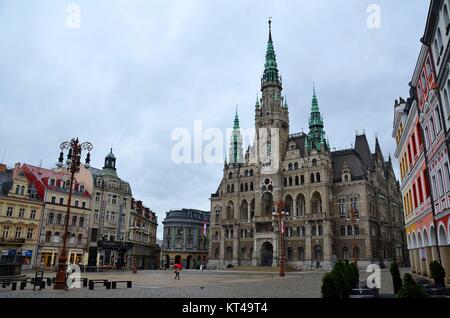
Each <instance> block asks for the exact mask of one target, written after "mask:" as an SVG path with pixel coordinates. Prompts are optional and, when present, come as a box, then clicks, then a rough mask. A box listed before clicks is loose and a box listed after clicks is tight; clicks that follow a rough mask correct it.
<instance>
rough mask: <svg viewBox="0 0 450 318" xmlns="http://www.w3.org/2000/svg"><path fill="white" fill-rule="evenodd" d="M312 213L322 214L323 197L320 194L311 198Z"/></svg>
mask: <svg viewBox="0 0 450 318" xmlns="http://www.w3.org/2000/svg"><path fill="white" fill-rule="evenodd" d="M311 212H312V213H322V197H321V196H320V193H319V192H317V191H316V192H314V193H313V195H312V197H311Z"/></svg>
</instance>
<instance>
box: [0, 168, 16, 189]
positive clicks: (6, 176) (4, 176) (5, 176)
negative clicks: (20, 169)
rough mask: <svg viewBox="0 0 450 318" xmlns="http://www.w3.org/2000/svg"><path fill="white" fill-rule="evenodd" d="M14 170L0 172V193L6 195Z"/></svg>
mask: <svg viewBox="0 0 450 318" xmlns="http://www.w3.org/2000/svg"><path fill="white" fill-rule="evenodd" d="M13 172H14V170H6V171H5V172H1V173H0V195H7V194H8V192H9V190H10V189H11V187H12V185H13V179H12V176H13Z"/></svg>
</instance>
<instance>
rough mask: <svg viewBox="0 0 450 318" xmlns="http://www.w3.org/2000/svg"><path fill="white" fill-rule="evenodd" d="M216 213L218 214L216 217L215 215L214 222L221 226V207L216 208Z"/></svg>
mask: <svg viewBox="0 0 450 318" xmlns="http://www.w3.org/2000/svg"><path fill="white" fill-rule="evenodd" d="M215 212H216V215H215V218H214V220H215V223H216V225H219V224H220V212H221V211H220V207H216V210H215Z"/></svg>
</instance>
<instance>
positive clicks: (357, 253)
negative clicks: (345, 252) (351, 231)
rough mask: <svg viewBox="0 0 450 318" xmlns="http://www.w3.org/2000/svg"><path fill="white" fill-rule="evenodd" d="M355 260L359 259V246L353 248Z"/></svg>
mask: <svg viewBox="0 0 450 318" xmlns="http://www.w3.org/2000/svg"><path fill="white" fill-rule="evenodd" d="M353 258H354V259H359V247H358V246H355V247H354V248H353Z"/></svg>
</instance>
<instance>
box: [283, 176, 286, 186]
mask: <svg viewBox="0 0 450 318" xmlns="http://www.w3.org/2000/svg"><path fill="white" fill-rule="evenodd" d="M283 185H284V186H285V187H287V178H284V180H283Z"/></svg>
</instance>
